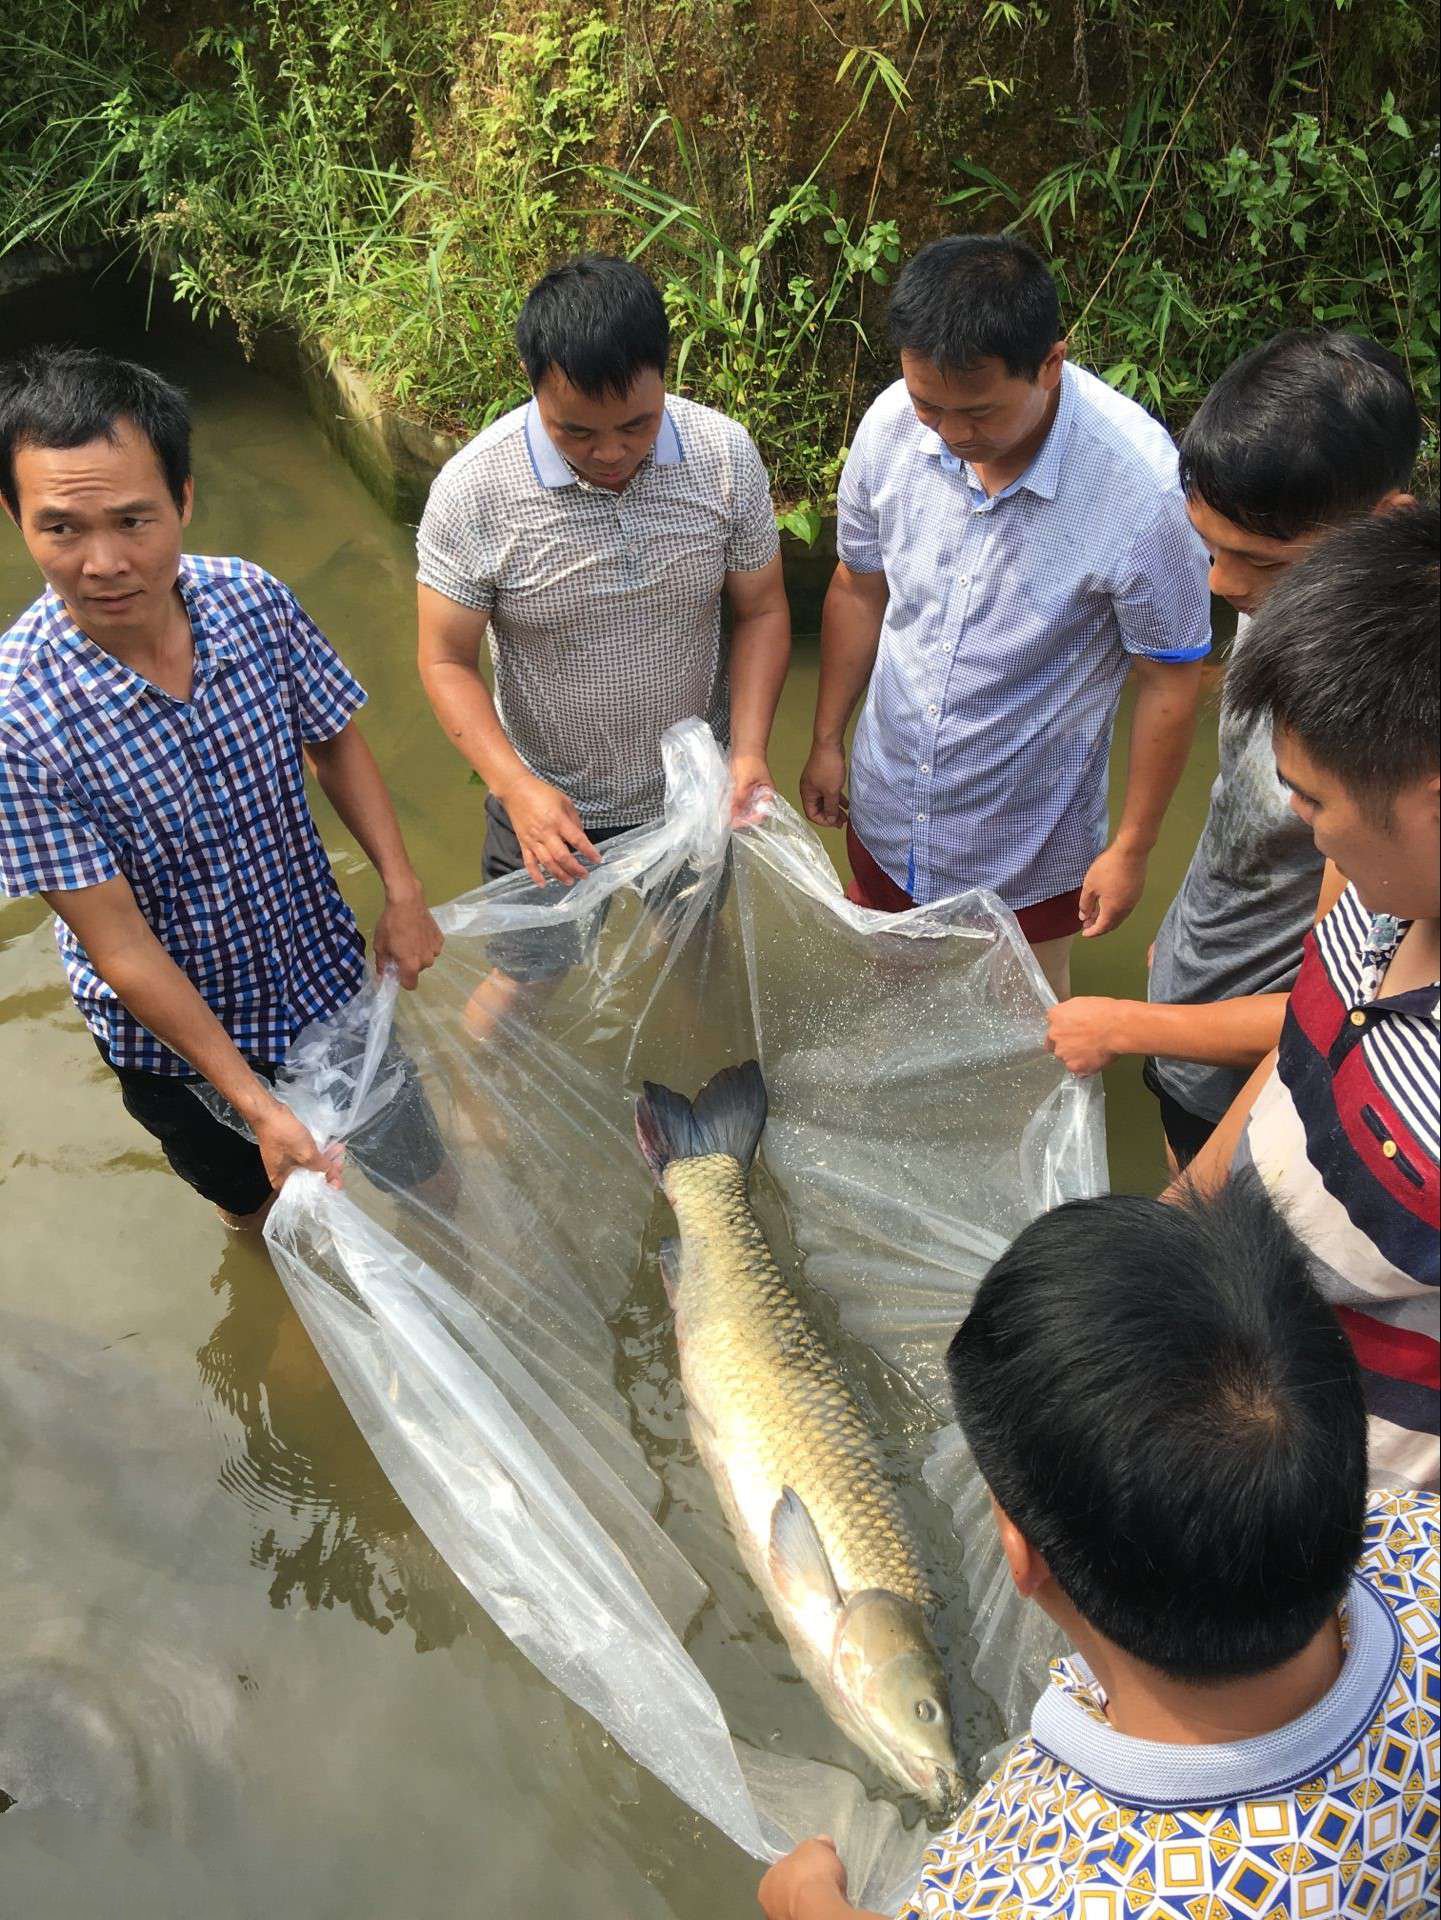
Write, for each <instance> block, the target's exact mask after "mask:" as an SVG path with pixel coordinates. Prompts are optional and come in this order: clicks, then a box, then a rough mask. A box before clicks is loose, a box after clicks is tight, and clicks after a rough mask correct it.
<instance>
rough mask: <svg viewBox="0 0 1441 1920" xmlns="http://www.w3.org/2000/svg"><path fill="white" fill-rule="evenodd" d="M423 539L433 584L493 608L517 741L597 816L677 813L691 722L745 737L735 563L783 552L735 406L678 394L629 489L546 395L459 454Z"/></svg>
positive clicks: (590, 818) (620, 822)
mask: <svg viewBox="0 0 1441 1920" xmlns="http://www.w3.org/2000/svg"><path fill="white" fill-rule="evenodd" d="M416 544H417V551H418V554H419V569H418V578H419V580H420V582H421V584H422V586H426V587H430V588H431V589H433V591H435V592H436V593H440V594H443V595H444V596H445V597H446V599H448V600H454V601H456V602H457V603H458V604H459V605H460V606H463V607H471V608H474V609H475V610H476V611H478V612H482V613H485V614H487V615H488V616H489V629H488V638H489V642H490V656H491V664H492V667H493V669H494V674H495V697H496V706H497V709H498V711H499V713H500V718H501V721H502V724H503V725H504V727H505V730H506V734H507V736H508V737H509V739H510V743H511V745H512V746H513V747H514V748H515V750H516V752H517V753H518V754H519V755H520V758H521V759H522V760H523V761H524V763H525V765H526V766H527V767H529V768H530V770H531V772H532V773H535V774H538V775H539V776H540V778H541V779H542V780H546V781H549V782H550V784H551V785H552V786H555V787H558V788H559V789H560V791H561V792H562V793H564V794H566V795H567V796H568V797H569V798H570V799H571V800H572V801H573V802H574V803H575V806H576V808H577V810H578V812H579V813H580V816H581V819H582V820H583V821H584V822H585V823H586V825H587V826H597V827H615V826H633V825H636V824H638V823H639V822H641V821H643V820H648V819H652V818H654V817H656V816H657V815H659V814H660V813H661V811H662V809H663V806H664V799H665V781H664V775H663V773H662V769H661V757H660V738H661V735H662V734H663V733H664V732H665V730H666V728H667V727H670V726H673V725H674V724H675V722H676V721H678V720H685V719H689V718H690V717H691V716H692V715H696V716H698V717H699V718H701V719H703V720H706V721H708V722H709V724H710V727H711V730H712V731H713V732H714V734H715V736H716V738H717V739H718V740H719V741H720V742H721V743H722V745H724V744H726V743H727V742H728V741H729V739H730V675H729V657H728V654H727V651H726V648H725V646H724V644H723V641H722V635H721V594H722V589H723V587H724V585H725V577H726V575H727V574H728V573H754V572H756V571H757V570H758V569H759V568H761V567H764V566H766V565H767V564H768V563H769V562H770V561H771V560H772V559H773V558H774V557H775V555H776V553H777V551H778V550H779V536H778V534H777V532H776V521H775V511H774V508H773V506H772V503H771V496H770V484H769V482H768V480H767V478H766V473H765V469H764V467H763V466H762V465H761V460H760V455H759V454H758V453H757V452H756V450H755V447H754V446H753V445H752V443H751V440H750V436H749V435H748V434H747V433H746V431H745V429H744V428H743V427H741V426H739V425H737V423H736V422H735V421H734V420H728V419H727V418H726V417H725V416H724V415H723V414H719V413H715V412H712V410H711V409H710V408H709V407H701V406H697V405H695V404H694V402H692V401H689V400H683V399H680V398H679V397H677V396H676V395H674V394H672V395H671V396H670V397H669V398H668V399H667V401H666V407H665V416H664V419H663V420H662V423H661V430H660V435H659V437H658V439H657V440H656V444H655V447H654V448H653V449H652V451H651V453H650V455H649V457H648V458H647V460H646V461H645V463H644V464H643V466H642V467H641V468H640V470H639V472H638V473H637V474H636V475H635V477H634V478H633V479H632V480H631V481H630V482H629V484H628V485H627V486H625V487H624V488H623V489H622V490H621V491H620V492H619V493H616V492H612V491H610V490H608V489H606V488H604V487H596V486H592V485H591V484H590V483H589V482H588V481H586V480H583V479H581V478H580V476H579V475H578V474H577V473H576V472H575V470H574V469H573V468H572V467H571V466H570V465H569V464H568V463H567V461H566V460H565V459H564V458H563V457H562V455H561V454H560V453H559V452H558V450H557V449H556V447H555V445H554V443H553V442H552V441H551V440H550V438H549V436H548V435H547V433H546V431H545V428H544V427H543V426H542V424H541V420H540V413H539V409H538V408H537V407H536V404H535V402H534V401H533V400H532V401H530V402H529V403H528V404H527V405H526V406H523V407H518V408H516V410H515V411H514V412H513V413H509V414H507V415H506V416H505V417H504V419H501V420H497V421H496V422H495V423H494V425H493V426H490V427H487V428H486V430H485V431H484V432H483V433H481V434H479V435H478V436H477V437H476V438H475V439H474V440H472V441H471V442H470V444H469V445H468V446H466V447H463V448H462V449H461V451H460V452H459V453H458V454H456V455H455V457H454V459H452V460H450V461H448V462H447V464H446V466H445V467H444V468H443V469H442V471H441V473H440V474H439V476H438V477H437V479H436V482H435V484H434V486H433V487H432V488H431V491H430V498H429V500H428V501H427V503H426V508H425V514H424V516H423V518H422V520H421V523H420V531H419V535H418V538H417V543H416Z"/></svg>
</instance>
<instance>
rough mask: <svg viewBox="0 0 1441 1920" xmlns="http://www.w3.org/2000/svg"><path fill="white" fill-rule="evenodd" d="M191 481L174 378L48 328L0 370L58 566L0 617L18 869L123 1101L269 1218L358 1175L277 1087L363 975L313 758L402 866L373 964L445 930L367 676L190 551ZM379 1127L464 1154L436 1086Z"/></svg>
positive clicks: (410, 1157)
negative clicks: (185, 540)
mask: <svg viewBox="0 0 1441 1920" xmlns="http://www.w3.org/2000/svg"><path fill="white" fill-rule="evenodd" d="M193 496H194V483H193V481H192V479H191V473H190V421H189V417H188V414H187V412H186V407H185V401H184V398H183V396H182V395H181V394H180V393H179V392H178V391H177V390H176V389H175V388H174V387H172V386H170V385H168V384H167V383H166V382H165V381H164V380H161V379H160V378H159V377H158V376H157V375H156V374H154V373H151V372H149V371H148V370H147V369H145V368H143V367H138V366H134V365H132V364H131V363H129V362H127V361H123V360H116V359H114V358H112V357H111V356H110V355H108V354H101V353H93V352H82V351H77V350H74V349H54V348H50V349H42V350H40V351H39V352H37V353H35V354H33V355H31V356H29V357H27V358H26V359H25V360H23V361H20V362H18V363H16V364H15V365H14V366H12V367H10V368H8V369H6V370H5V371H4V373H3V375H0V498H3V500H4V504H5V507H6V509H7V511H8V512H9V514H10V516H11V518H12V519H14V520H15V521H16V523H17V524H18V526H19V528H20V531H21V534H22V535H23V537H24V540H25V544H26V546H27V547H28V548H29V550H30V554H31V556H32V558H33V559H34V561H35V563H36V565H37V566H38V567H39V568H40V571H41V572H42V574H43V575H44V576H45V580H46V583H47V584H46V591H45V593H44V594H43V595H42V596H41V597H40V599H38V600H37V601H36V602H35V603H34V605H33V606H31V607H30V608H29V609H28V611H27V612H26V613H24V614H22V615H21V617H20V619H19V620H18V621H17V622H16V624H15V625H14V626H13V627H11V628H10V630H9V632H8V633H6V634H5V635H4V636H3V638H0V888H3V890H4V891H5V892H6V893H8V894H11V895H14V896H16V897H20V896H23V895H26V894H32V893H39V894H42V895H43V896H44V898H45V900H46V902H47V904H48V905H49V906H51V907H52V908H53V909H54V910H55V913H56V915H57V920H56V932H57V936H58V940H59V945H60V954H61V958H62V960H63V962H64V965H65V971H66V974H67V976H68V978H69V982H70V989H71V992H72V994H73V996H74V998H75V1001H76V1004H77V1005H78V1007H79V1008H80V1011H81V1013H82V1014H83V1015H84V1018H85V1021H86V1023H87V1025H88V1026H89V1028H90V1031H91V1033H92V1034H93V1036H94V1038H95V1042H96V1045H97V1046H98V1048H99V1050H100V1053H101V1055H102V1057H103V1059H104V1060H105V1062H106V1065H107V1066H108V1067H109V1068H110V1069H111V1070H112V1072H113V1073H114V1075H115V1077H116V1080H117V1082H118V1084H119V1090H120V1094H121V1098H122V1099H123V1101H124V1104H125V1106H126V1109H127V1110H128V1112H129V1113H130V1114H131V1115H132V1116H133V1117H134V1118H135V1119H136V1120H138V1121H139V1122H140V1124H141V1125H142V1126H143V1127H145V1128H146V1129H147V1131H148V1132H150V1133H151V1134H152V1135H153V1136H154V1137H155V1138H156V1139H157V1140H158V1141H159V1142H160V1144H161V1146H162V1147H163V1148H164V1151H165V1154H166V1157H167V1159H168V1160H169V1162H170V1164H171V1166H172V1167H173V1168H174V1170H175V1171H176V1172H177V1173H179V1174H180V1176H181V1177H182V1178H183V1179H185V1180H186V1181H188V1182H189V1184H190V1185H191V1186H192V1187H194V1188H195V1189H196V1190H197V1191H198V1192H199V1193H201V1194H203V1195H204V1196H205V1197H206V1198H207V1199H209V1200H211V1201H212V1202H213V1203H214V1205H215V1206H216V1208H217V1209H218V1210H219V1212H220V1213H221V1215H222V1217H223V1218H224V1219H225V1220H226V1221H227V1222H228V1223H229V1224H231V1225H233V1226H240V1227H252V1226H257V1225H259V1224H260V1222H261V1220H262V1219H263V1218H264V1214H265V1211H266V1208H267V1206H268V1202H269V1199H270V1197H271V1195H272V1191H273V1189H277V1188H278V1187H279V1186H280V1185H281V1183H282V1182H283V1181H284V1179H285V1178H286V1176H287V1174H289V1173H290V1172H291V1171H292V1170H294V1169H295V1168H310V1169H313V1170H315V1171H320V1172H324V1173H326V1175H327V1177H328V1178H329V1179H330V1180H331V1181H332V1182H333V1183H334V1184H338V1183H339V1173H338V1171H337V1156H336V1153H335V1150H334V1149H330V1150H324V1149H323V1147H322V1145H321V1144H318V1143H317V1142H316V1141H315V1140H314V1139H313V1138H312V1137H311V1135H310V1133H309V1131H308V1130H307V1129H306V1128H305V1127H304V1126H303V1125H302V1124H301V1122H300V1121H299V1120H298V1119H297V1118H296V1117H295V1115H294V1114H293V1113H292V1112H291V1111H290V1109H289V1108H288V1107H287V1106H285V1105H284V1104H283V1103H282V1102H281V1101H280V1100H278V1099H277V1098H276V1097H275V1095H274V1094H273V1092H272V1091H271V1083H272V1082H273V1080H274V1078H275V1072H276V1066H277V1063H278V1062H280V1061H281V1060H283V1058H284V1056H285V1052H286V1049H287V1047H288V1046H289V1044H290V1042H291V1040H292V1039H294V1037H295V1035H296V1034H297V1033H298V1032H299V1031H300V1029H301V1028H302V1027H303V1026H305V1025H306V1024H307V1023H308V1022H310V1021H312V1020H315V1019H319V1018H321V1017H322V1016H324V1015H326V1014H330V1013H333V1012H335V1011H336V1010H337V1009H338V1008H340V1007H342V1006H343V1005H345V1003H346V1002H347V1001H349V1000H350V999H351V998H352V997H353V996H354V994H355V993H356V991H357V989H358V988H359V987H360V985H361V981H362V979H363V975H364V955H365V945H364V942H363V940H362V939H361V936H360V933H359V930H358V929H357V927H356V924H355V921H354V919H353V918H352V916H351V913H350V910H349V909H348V908H347V907H346V905H345V903H344V901H343V900H342V899H341V897H340V893H339V890H338V888H337V887H336V884H335V880H334V878H333V876H332V874H331V871H330V866H329V863H328V861H327V860H326V857H325V849H324V847H323V846H322V845H321V842H320V835H319V833H318V832H317V830H316V826H315V822H314V820H313V819H312V817H311V814H310V809H309V807H308V805H307V803H306V798H305V761H306V760H309V762H310V764H311V765H312V766H313V768H314V769H315V773H316V777H317V779H318V780H319V782H320V785H321V787H322V788H323V790H324V791H325V793H326V795H327V797H328V798H329V799H330V801H331V803H332V804H333V805H334V807H335V809H336V811H337V813H338V814H339V815H340V817H341V819H342V820H343V821H344V822H345V824H346V826H347V827H349V829H350V830H351V832H352V833H353V834H354V835H355V837H356V839H357V840H358V841H359V842H360V844H361V846H362V847H363V848H364V850H365V852H366V853H367V854H368V855H369V857H370V859H371V861H372V863H373V864H374V866H375V868H376V870H377V871H378V873H379V874H380V877H381V879H382V881H383V882H384V885H385V896H386V904H385V908H384V910H383V912H382V913H381V916H380V920H379V922H378V924H377V926H376V930H375V942H374V958H375V961H376V965H377V966H378V967H387V966H394V967H395V968H396V970H397V971H398V973H399V976H400V980H401V983H402V984H403V985H405V986H414V985H415V982H416V979H417V978H418V976H419V974H420V972H421V971H422V970H423V969H424V968H425V967H428V966H429V965H430V964H431V962H432V961H433V960H434V959H435V957H436V955H437V953H438V952H439V951H440V932H439V929H438V928H437V927H436V925H435V922H434V921H433V920H432V919H431V917H430V914H429V913H428V912H427V910H426V906H425V902H424V899H423V898H422V895H421V890H420V882H419V881H418V880H417V878H416V876H415V871H414V869H413V868H412V866H411V864H410V860H409V857H408V856H407V854H406V851H405V846H404V843H403V842H402V840H401V836H400V829H399V827H398V825H397V823H396V818H395V811H394V808H393V807H392V806H391V802H390V796H389V795H388V793H387V792H386V790H385V785H384V783H383V781H382V780H381V777H380V773H379V770H378V769H377V767H376V765H375V761H374V760H373V758H372V757H371V754H370V750H369V748H368V747H367V746H366V744H365V742H364V740H363V739H362V738H361V736H360V733H359V731H358V730H357V728H356V726H355V723H354V718H353V716H354V714H355V712H356V710H357V709H358V708H359V707H360V705H361V704H362V702H363V701H364V699H365V693H364V689H363V688H362V687H361V686H360V685H359V684H358V682H357V681H355V680H354V679H352V677H351V676H350V674H349V673H347V672H346V670H345V668H344V667H343V666H342V664H341V662H340V660H339V659H338V658H337V656H336V654H335V653H334V652H333V651H332V649H331V647H330V646H329V644H328V643H327V641H326V640H325V638H324V637H323V635H322V634H321V633H320V632H319V631H318V630H317V629H316V628H315V627H314V626H313V625H312V623H311V622H310V621H309V620H308V619H307V618H306V616H305V614H304V613H303V612H302V610H301V608H300V607H299V605H298V604H297V602H296V600H295V598H294V596H293V595H292V594H291V593H290V592H289V590H288V589H287V588H286V587H284V586H282V585H281V583H280V582H279V581H278V580H275V579H272V578H271V576H270V575H269V574H268V573H265V572H264V571H263V570H262V569H261V568H260V567H257V566H252V565H250V564H249V563H248V562H247V561H244V560H214V559H203V558H200V557H197V556H195V555H187V554H183V553H182V551H181V541H182V535H183V532H184V529H185V527H186V525H187V524H188V522H189V520H190V512H191V504H192V500H193ZM201 1080H205V1081H208V1082H209V1083H210V1085H211V1086H212V1087H214V1088H215V1089H216V1091H217V1092H218V1093H219V1094H220V1095H221V1096H222V1097H223V1099H224V1100H226V1101H228V1102H229V1103H230V1105H231V1107H232V1108H233V1109H234V1110H235V1112H236V1113H237V1114H238V1115H239V1116H240V1117H241V1118H242V1119H243V1120H244V1121H245V1122H246V1123H247V1124H248V1126H249V1127H250V1129H251V1131H252V1133H253V1134H254V1142H253V1143H252V1142H251V1141H250V1140H247V1139H246V1138H245V1137H244V1136H243V1135H242V1134H241V1133H239V1132H238V1131H235V1130H233V1129H232V1128H230V1127H227V1126H225V1125H223V1124H222V1123H221V1121H220V1120H218V1119H216V1118H215V1117H214V1115H213V1114H212V1113H211V1111H210V1109H209V1108H208V1107H207V1106H205V1105H204V1104H203V1103H202V1102H201V1100H200V1099H198V1098H197V1097H196V1095H195V1093H194V1091H193V1089H194V1087H195V1085H196V1083H197V1082H198V1081H201ZM385 1130H386V1132H387V1134H388V1135H389V1136H390V1137H389V1139H388V1151H387V1155H386V1158H387V1160H388V1162H389V1164H391V1165H392V1166H397V1167H398V1166H402V1165H403V1166H404V1167H405V1168H406V1170H407V1176H408V1177H411V1176H413V1177H414V1179H416V1180H420V1179H424V1178H426V1177H436V1176H439V1175H440V1174H441V1173H442V1171H448V1169H447V1168H446V1166H445V1163H444V1156H443V1152H442V1149H441V1147H440V1144H439V1140H438V1138H437V1136H436V1134H435V1131H434V1125H433V1121H432V1120H431V1117H430V1114H429V1110H428V1108H427V1107H426V1105H425V1102H424V1098H423V1096H422V1095H421V1093H420V1091H419V1086H418V1083H417V1082H414V1081H413V1080H411V1079H409V1078H408V1079H407V1090H406V1094H405V1096H404V1097H403V1098H400V1099H399V1100H398V1101H397V1103H396V1105H395V1112H394V1117H393V1119H392V1120H391V1121H390V1122H388V1123H386V1129H385ZM392 1130H396V1131H392ZM400 1135H403V1136H404V1137H403V1138H402V1137H399V1136H400ZM357 1157H358V1158H360V1157H362V1156H361V1154H360V1153H357Z"/></svg>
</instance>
